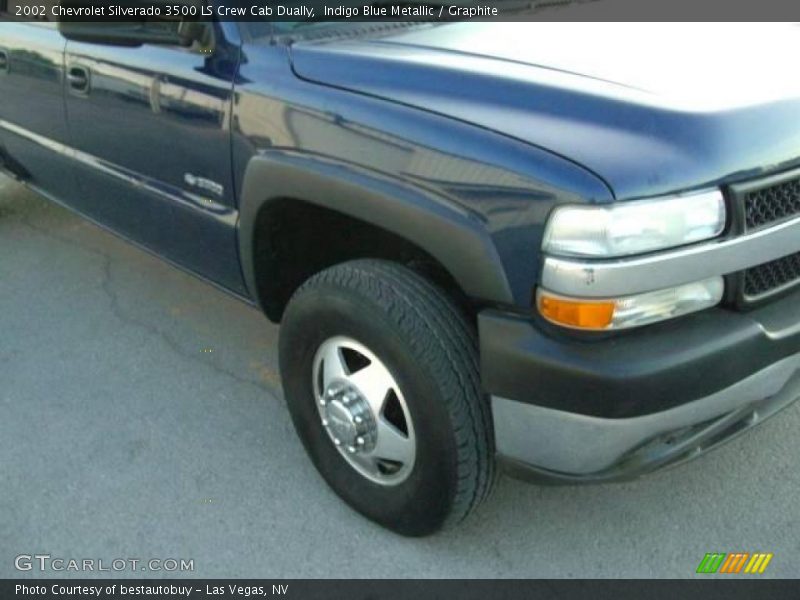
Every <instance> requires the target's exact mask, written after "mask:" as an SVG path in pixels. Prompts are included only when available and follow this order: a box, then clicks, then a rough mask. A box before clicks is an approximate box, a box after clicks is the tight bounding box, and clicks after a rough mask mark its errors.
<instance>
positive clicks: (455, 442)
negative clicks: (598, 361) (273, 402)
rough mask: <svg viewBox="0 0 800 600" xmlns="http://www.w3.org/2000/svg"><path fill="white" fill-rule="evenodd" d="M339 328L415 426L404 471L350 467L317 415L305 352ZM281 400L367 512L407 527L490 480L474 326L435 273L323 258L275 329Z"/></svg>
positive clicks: (404, 530)
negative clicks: (388, 482)
mask: <svg viewBox="0 0 800 600" xmlns="http://www.w3.org/2000/svg"><path fill="white" fill-rule="evenodd" d="M336 336H348V337H350V338H352V339H354V340H357V341H358V342H360V343H361V344H363V345H364V346H366V347H367V348H369V349H370V350H371V351H372V352H373V353H374V354H375V355H376V356H377V357H379V358H380V360H381V361H382V362H383V363H384V364H385V365H386V367H388V369H389V370H390V371H391V373H392V375H393V376H394V378H395V380H396V382H397V383H398V385H399V386H400V388H401V390H402V393H403V395H404V396H405V399H406V403H407V405H408V410H409V412H410V414H411V417H412V420H413V426H414V429H415V431H416V459H415V461H414V465H413V470H412V471H411V473H410V474H409V475H408V477H407V479H406V480H404V481H403V482H402V483H399V484H397V485H394V486H390V487H387V486H383V485H380V484H378V483H374V482H373V481H371V480H369V479H367V478H366V477H364V476H363V475H361V474H360V473H359V472H357V471H356V470H355V468H353V467H352V466H351V465H350V464H349V463H348V462H347V461H346V459H345V458H344V457H343V456H342V455H341V454H340V453H339V452H338V451H337V449H336V447H335V446H334V444H333V442H332V440H331V438H330V436H329V435H328V433H327V431H326V430H325V428H324V427H323V426H322V423H321V419H320V415H319V412H318V410H317V406H316V403H315V392H314V383H313V381H312V379H313V376H312V372H313V361H314V356H315V354H316V352H317V349H318V348H319V347H320V345H321V344H323V342H325V340H328V339H330V338H333V337H336ZM280 366H281V375H282V379H283V389H284V393H285V396H286V399H287V402H288V406H289V410H290V412H291V415H292V419H293V421H294V425H295V428H296V430H297V433H298V434H299V436H300V438H301V440H302V442H303V444H304V446H305V448H306V451H307V452H308V454H309V456H310V457H311V460H312V461H313V463H314V465H315V466H316V468H317V469H318V470H319V472H320V473H321V475H322V476H323V478H324V479H325V480H326V481H327V482H328V484H329V485H330V486H331V487H332V488H333V490H334V491H335V492H336V493H337V494H338V495H339V496H340V497H341V498H342V499H344V500H345V502H347V503H348V504H349V505H350V506H352V507H353V508H354V509H355V510H357V511H358V512H360V513H361V514H363V515H364V516H366V517H367V518H369V519H371V520H373V521H375V522H377V523H379V524H380V525H382V526H384V527H386V528H388V529H391V530H393V531H395V532H397V533H400V534H403V535H408V536H422V535H428V534H431V533H433V532H435V531H437V530H439V529H441V528H443V527H448V526H451V525H454V524H456V523H459V522H460V521H462V520H463V519H464V518H465V517H467V515H469V514H470V513H471V512H472V511H473V510H474V509H475V508H476V507H477V506H478V505H479V504H480V503H481V502H482V501H483V500H484V499H485V498H486V497H487V496H488V495H489V492H490V491H491V488H492V486H493V484H494V480H495V465H494V440H493V430H492V424H491V412H490V409H489V404H488V402H487V400H486V399H485V398H484V396H483V393H482V391H481V387H480V380H479V369H478V349H477V337H476V333H475V330H474V327H473V326H472V325H471V324H470V323H469V322H468V321H467V319H465V318H464V316H463V315H462V314H461V313H460V312H459V310H458V308H456V306H455V305H454V304H453V303H452V302H451V301H450V300H449V299H448V298H447V296H446V295H445V294H444V293H443V292H442V291H441V290H439V289H438V288H437V287H435V286H434V285H433V284H431V283H430V282H428V281H427V280H425V279H423V278H422V277H420V276H419V275H417V274H416V273H414V272H413V271H411V270H410V269H407V268H405V267H403V266H400V265H397V264H395V263H391V262H387V261H381V260H356V261H352V262H347V263H344V264H340V265H337V266H334V267H332V268H329V269H327V270H325V271H323V272H321V273H319V274H317V275H315V276H314V277H312V278H311V279H310V280H309V281H307V282H306V283H305V284H304V285H303V286H302V287H301V288H300V289H299V290H297V292H296V293H295V294H294V296H293V297H292V300H291V302H290V303H289V305H288V307H287V310H286V313H285V315H284V319H283V322H282V326H281V331H280Z"/></svg>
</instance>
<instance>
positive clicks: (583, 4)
mask: <svg viewBox="0 0 800 600" xmlns="http://www.w3.org/2000/svg"><path fill="white" fill-rule="evenodd" d="M2 19H10V20H22V21H42V20H46V21H56V20H73V21H93V22H99V21H108V22H141V21H143V20H149V19H181V20H187V21H198V20H199V21H202V20H212V19H213V20H218V21H292V22H294V21H356V22H363V21H434V22H436V21H489V20H497V21H607V22H608V21H627V22H633V21H800V1H798V0H758V1H757V2H756V1H749V2H729V1H727V0H0V20H2Z"/></svg>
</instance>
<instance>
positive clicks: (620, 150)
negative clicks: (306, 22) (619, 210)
mask: <svg viewBox="0 0 800 600" xmlns="http://www.w3.org/2000/svg"><path fill="white" fill-rule="evenodd" d="M791 56H800V27H798V26H796V25H791V24H746V25H739V24H722V25H711V24H660V23H654V24H644V23H627V24H602V23H589V24H581V23H455V24H449V25H441V26H429V27H421V28H411V29H406V30H400V31H397V32H395V33H391V34H388V35H387V34H383V35H381V36H379V37H369V36H367V37H359V38H357V39H348V40H330V41H316V42H311V41H308V42H300V43H295V44H294V45H293V46H292V61H293V68H294V70H295V73H296V74H297V75H298V76H299V77H301V78H304V79H307V80H310V81H314V82H317V83H322V84H326V85H331V86H336V87H340V88H344V89H348V90H352V91H356V92H360V93H364V94H369V95H372V96H376V97H380V98H384V99H387V100H390V101H394V102H399V103H403V104H406V105H410V106H414V107H417V108H421V109H424V110H428V111H431V112H436V113H440V114H442V115H446V116H448V117H451V118H456V119H460V120H463V121H466V122H469V123H473V124H475V125H477V126H479V127H483V128H486V129H490V130H493V131H496V132H498V133H501V134H504V135H508V136H511V137H514V138H516V139H519V140H522V141H524V142H527V143H530V144H533V145H536V146H538V147H541V148H544V149H546V150H548V151H550V152H553V153H555V154H558V155H561V156H563V157H566V158H568V159H569V160H572V161H574V162H577V163H579V164H581V165H583V166H584V167H585V168H587V169H589V170H590V171H592V172H594V173H595V174H596V175H598V176H599V177H600V178H602V179H603V180H604V181H605V182H606V183H607V184H608V185H609V187H610V188H611V189H612V191H613V192H614V194H615V195H616V196H617V198H620V199H628V198H637V197H646V196H652V195H657V194H662V193H669V192H676V191H684V190H688V189H692V188H699V187H705V186H710V185H721V184H725V183H727V182H730V181H734V180H739V179H743V178H748V177H754V176H758V175H760V174H762V173H764V172H768V171H774V170H777V169H782V168H789V167H794V166H797V165H798V164H800V77H797V76H796V74H795V73H793V72H791V71H787V70H785V69H783V68H781V65H786V64H787V61H789V58H790V57H791ZM789 63H791V61H789Z"/></svg>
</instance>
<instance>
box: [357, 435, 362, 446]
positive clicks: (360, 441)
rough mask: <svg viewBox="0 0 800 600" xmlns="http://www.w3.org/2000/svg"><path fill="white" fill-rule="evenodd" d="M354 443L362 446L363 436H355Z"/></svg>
mask: <svg viewBox="0 0 800 600" xmlns="http://www.w3.org/2000/svg"><path fill="white" fill-rule="evenodd" d="M356 444H358V445H359V446H363V445H364V438H363V437H357V438H356Z"/></svg>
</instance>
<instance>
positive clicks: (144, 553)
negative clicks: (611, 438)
mask: <svg viewBox="0 0 800 600" xmlns="http://www.w3.org/2000/svg"><path fill="white" fill-rule="evenodd" d="M277 338H278V328H277V327H276V326H273V325H271V324H270V323H269V322H268V321H267V320H266V319H265V318H264V317H263V316H262V315H261V314H260V313H259V312H257V311H256V310H255V309H253V308H251V307H249V306H247V305H246V304H244V303H242V302H240V301H238V300H236V299H234V298H231V297H229V296H227V295H226V294H224V293H223V292H221V291H219V290H217V289H215V288H213V287H211V286H209V285H208V284H206V283H203V282H202V281H200V280H198V279H196V278H194V277H192V276H191V275H188V274H185V273H183V272H181V271H179V270H177V269H175V268H174V267H172V266H170V265H168V264H166V263H164V262H162V261H161V260H159V259H158V258H155V257H153V256H151V255H149V254H148V253H146V252H143V251H142V250H139V249H137V248H135V247H133V246H131V245H129V244H127V243H125V242H123V241H121V240H119V239H118V238H116V237H115V236H113V235H111V234H109V233H106V232H104V231H103V230H101V229H99V228H98V227H96V226H94V225H92V224H90V223H88V222H86V221H84V220H81V219H80V218H78V217H76V216H74V215H72V214H71V213H69V212H68V211H66V210H65V209H63V208H60V207H58V206H55V205H53V204H50V203H48V202H47V201H44V200H42V199H40V198H39V197H37V196H36V195H35V194H33V193H32V192H30V191H28V190H26V189H25V188H23V187H21V186H19V185H17V184H16V183H13V182H11V181H10V180H7V179H2V178H0V577H19V576H42V575H44V576H86V575H91V573H75V572H67V571H61V572H54V571H48V572H46V573H39V572H38V571H37V570H36V569H35V568H34V569H31V570H30V571H18V570H17V569H16V568H15V565H14V563H15V557H17V556H19V555H34V554H49V555H50V556H51V557H52V558H63V559H66V560H69V559H78V560H82V559H92V560H95V561H98V560H100V559H103V560H104V561H106V565H108V564H109V563H110V561H112V560H114V559H120V558H121V559H129V558H137V559H141V560H146V559H150V558H156V559H167V558H174V559H185V560H192V561H193V566H194V570H193V571H192V572H184V573H169V575H173V576H179V575H183V576H192V577H263V578H303V577H334V578H349V577H377V578H384V577H436V578H440V577H447V578H449V577H454V578H460V577H514V578H527V577H570V578H572V577H692V576H694V571H695V569H696V568H697V565H698V564H699V562H700V560H701V559H702V558H703V556H704V554H705V553H706V552H757V551H758V552H772V553H774V558H773V559H772V561H771V563H770V565H769V567H768V569H767V572H766V573H765V575H763V577H767V576H769V577H797V576H798V575H800V502H798V491H800V406H793V407H791V408H790V409H788V410H787V411H785V412H783V413H781V414H780V415H778V416H777V417H776V418H774V419H773V420H771V421H770V422H769V423H766V424H765V425H763V426H762V427H760V428H757V429H756V430H754V431H752V432H750V433H749V434H747V435H746V436H744V437H742V438H739V439H737V440H735V441H734V442H732V443H731V444H729V445H727V446H724V447H723V448H721V449H720V450H718V451H716V452H714V453H712V454H710V455H708V456H705V457H703V458H701V459H700V460H698V461H695V462H693V463H691V464H689V465H685V466H682V467H679V468H677V469H673V470H670V471H666V472H663V473H660V474H656V475H652V476H650V477H647V478H644V479H642V480H639V481H636V482H632V483H625V484H614V485H604V486H590V487H534V486H530V485H527V484H523V483H519V482H516V481H512V480H510V479H502V480H501V481H500V484H499V486H498V488H497V491H496V492H495V494H494V496H493V497H492V498H491V499H490V500H489V502H488V503H487V504H486V505H485V506H484V507H483V508H482V509H481V510H480V511H479V512H478V513H476V514H475V515H474V516H473V517H472V519H471V520H469V521H468V522H466V523H464V524H463V525H462V526H461V527H459V528H457V529H455V530H451V531H448V532H445V533H442V534H439V535H436V536H433V537H430V538H426V539H404V538H401V537H398V536H396V535H394V534H392V533H389V532H386V531H384V530H382V529H381V528H379V527H377V526H375V525H373V524H371V523H369V522H368V521H366V520H364V519H363V518H362V517H360V516H359V515H358V514H356V513H354V512H353V511H351V510H350V509H349V508H348V507H347V506H345V505H344V504H343V503H342V502H340V501H339V500H338V498H337V497H336V496H335V495H334V494H333V493H332V492H331V491H330V490H329V489H328V488H327V487H326V486H325V484H324V482H323V481H322V479H321V478H320V477H319V476H318V475H317V474H316V472H315V471H314V469H313V467H312V466H311V464H310V462H309V461H308V460H307V459H306V457H305V455H304V452H303V449H302V447H301V445H300V442H299V441H298V439H297V438H296V437H295V434H294V432H293V430H292V425H291V422H290V419H289V414H288V412H287V410H286V407H285V405H284V402H283V398H282V394H281V388H280V379H279V375H278V371H277V364H278V360H277ZM24 564H25V563H24V561H23V565H24ZM66 564H68V563H66ZM95 564H97V563H95ZM121 575H125V576H149V577H153V576H156V577H160V576H164V575H168V573H164V572H133V573H131V572H123V573H121ZM705 577H714V576H708V575H707V576H705ZM716 577H736V576H733V575H726V576H722V575H718V576H716Z"/></svg>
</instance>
